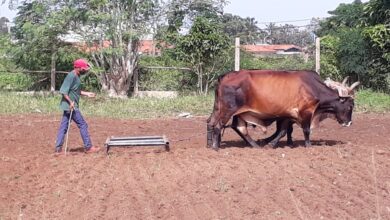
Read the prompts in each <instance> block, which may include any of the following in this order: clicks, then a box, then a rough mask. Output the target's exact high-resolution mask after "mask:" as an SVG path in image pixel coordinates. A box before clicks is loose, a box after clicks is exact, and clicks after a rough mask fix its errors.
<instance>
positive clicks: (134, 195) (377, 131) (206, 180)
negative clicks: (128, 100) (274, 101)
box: [0, 114, 390, 220]
mask: <svg viewBox="0 0 390 220" xmlns="http://www.w3.org/2000/svg"><path fill="white" fill-rule="evenodd" d="M86 119H87V121H88V122H89V126H90V133H91V136H92V141H93V142H94V144H95V145H97V146H100V147H103V146H104V142H105V140H106V138H107V137H108V136H112V135H114V136H129V135H162V134H165V135H167V137H168V138H169V139H170V143H171V151H170V152H165V151H164V150H163V147H135V148H126V149H125V148H112V149H111V154H110V155H108V156H107V155H106V154H105V151H103V150H102V151H101V152H99V153H97V154H84V153H83V152H82V141H81V138H80V135H79V133H78V128H77V127H76V126H75V125H74V124H72V127H71V131H70V134H69V137H70V138H69V146H70V149H71V153H70V154H69V155H68V156H60V157H55V156H54V155H53V151H54V140H55V136H56V132H57V128H58V126H59V120H60V116H59V115H54V116H53V115H18V116H17V115H15V116H0V122H1V123H0V137H1V143H0V219H1V220H2V219H178V220H182V219H202V220H203V219H390V148H389V147H390V114H354V123H353V125H352V126H351V127H349V128H342V127H340V126H339V125H338V124H337V123H336V122H335V121H332V120H326V121H324V122H323V123H322V124H321V127H320V128H319V129H316V130H314V132H313V134H312V141H313V147H312V148H305V147H303V134H302V130H301V129H300V128H298V127H294V128H295V130H294V133H293V137H294V141H295V145H296V146H295V147H294V148H289V147H284V148H282V147H279V148H277V149H264V148H261V149H252V148H249V147H246V146H245V144H244V142H243V141H242V140H241V139H240V138H239V137H238V135H236V134H235V133H233V131H232V130H231V129H226V131H225V134H224V136H223V138H222V141H223V147H224V148H222V149H221V150H220V151H219V152H216V151H213V150H210V149H208V148H206V147H205V144H206V134H205V132H206V124H205V121H206V118H205V117H201V118H189V119H184V118H182V119H155V120H118V119H103V118H91V117H87V118H86ZM271 127H272V128H273V127H274V125H273V126H271ZM251 133H252V137H254V136H257V138H263V137H265V136H267V135H270V134H271V133H272V130H270V131H269V132H268V134H266V135H264V134H262V133H260V132H259V131H258V130H255V129H251ZM285 143H286V142H285V139H283V141H282V143H281V146H283V145H284V144H285Z"/></svg>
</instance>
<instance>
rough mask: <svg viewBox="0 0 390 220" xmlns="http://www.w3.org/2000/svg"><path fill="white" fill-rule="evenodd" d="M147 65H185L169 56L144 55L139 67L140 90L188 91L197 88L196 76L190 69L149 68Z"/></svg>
mask: <svg viewBox="0 0 390 220" xmlns="http://www.w3.org/2000/svg"><path fill="white" fill-rule="evenodd" d="M147 67H185V65H184V64H183V63H181V62H178V61H174V60H172V59H170V58H168V57H165V56H162V57H151V56H142V57H141V60H140V69H139V88H140V90H145V91H147V90H156V91H168V90H173V91H188V90H193V89H195V88H196V85H194V84H195V82H196V77H195V75H194V73H192V72H191V71H188V70H175V69H149V68H147Z"/></svg>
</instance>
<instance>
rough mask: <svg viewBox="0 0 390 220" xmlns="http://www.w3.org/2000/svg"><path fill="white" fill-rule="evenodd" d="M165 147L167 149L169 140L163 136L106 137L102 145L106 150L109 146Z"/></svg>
mask: <svg viewBox="0 0 390 220" xmlns="http://www.w3.org/2000/svg"><path fill="white" fill-rule="evenodd" d="M161 145H163V146H164V147H165V150H166V151H169V150H170V148H169V141H168V139H167V138H166V137H165V135H164V136H130V137H114V136H111V137H109V138H107V140H106V143H105V144H104V146H105V147H106V152H107V154H108V151H109V150H110V148H111V147H135V146H161Z"/></svg>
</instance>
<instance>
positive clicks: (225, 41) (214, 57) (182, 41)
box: [174, 17, 229, 94]
mask: <svg viewBox="0 0 390 220" xmlns="http://www.w3.org/2000/svg"><path fill="white" fill-rule="evenodd" d="M228 48H229V38H228V37H227V36H226V35H225V34H224V33H223V32H222V30H221V28H219V27H218V25H217V24H216V23H213V22H211V21H210V20H208V19H206V18H204V17H197V18H196V20H195V22H194V24H193V26H192V27H191V29H190V31H189V33H188V34H187V35H185V36H182V37H180V38H179V40H178V44H177V45H176V48H174V50H175V52H176V53H177V57H180V59H182V60H183V61H185V62H187V63H189V65H191V68H192V69H193V70H194V72H195V73H196V75H197V76H198V91H199V93H201V94H207V93H208V91H209V87H210V84H211V83H212V82H213V81H214V80H215V77H216V74H215V72H216V70H217V68H216V67H222V66H223V65H221V64H222V63H223V61H222V60H224V59H219V58H221V57H227V56H228V55H227V49H228ZM225 60H227V59H225Z"/></svg>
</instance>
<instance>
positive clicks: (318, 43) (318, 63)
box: [316, 37, 321, 75]
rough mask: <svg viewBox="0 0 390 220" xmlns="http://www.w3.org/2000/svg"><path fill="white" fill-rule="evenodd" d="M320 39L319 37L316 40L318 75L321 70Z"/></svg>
mask: <svg viewBox="0 0 390 220" xmlns="http://www.w3.org/2000/svg"><path fill="white" fill-rule="evenodd" d="M320 58H321V57H320V38H319V37H317V38H316V72H317V73H318V75H320V70H321V66H320Z"/></svg>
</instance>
